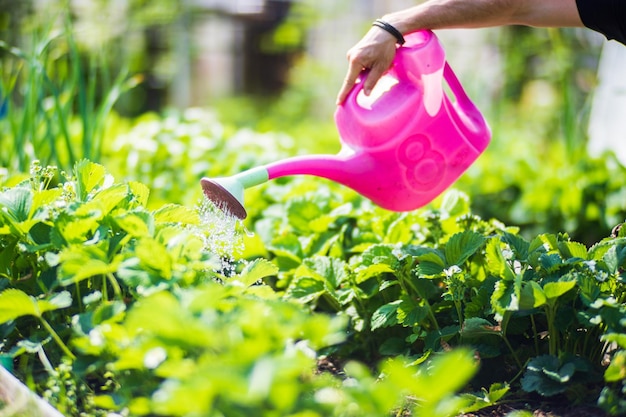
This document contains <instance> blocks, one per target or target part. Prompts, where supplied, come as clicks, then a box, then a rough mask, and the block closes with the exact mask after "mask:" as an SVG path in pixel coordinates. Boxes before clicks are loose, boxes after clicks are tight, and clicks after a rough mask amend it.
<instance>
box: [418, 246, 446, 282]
mask: <svg viewBox="0 0 626 417" xmlns="http://www.w3.org/2000/svg"><path fill="white" fill-rule="evenodd" d="M417 261H418V268H419V274H420V275H423V276H427V277H428V276H435V275H439V274H441V273H442V272H443V270H444V269H445V266H446V262H445V259H444V255H443V254H442V253H441V252H440V251H438V250H436V249H429V250H428V251H426V252H423V253H420V254H419V255H418V256H417Z"/></svg>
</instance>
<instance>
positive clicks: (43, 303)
mask: <svg viewBox="0 0 626 417" xmlns="http://www.w3.org/2000/svg"><path fill="white" fill-rule="evenodd" d="M71 305H72V296H71V294H70V293H69V291H61V292H59V293H56V294H54V295H53V296H52V297H51V298H49V299H45V300H37V308H38V310H39V313H40V314H43V313H45V312H46V311H54V310H59V309H61V308H67V307H69V306H71Z"/></svg>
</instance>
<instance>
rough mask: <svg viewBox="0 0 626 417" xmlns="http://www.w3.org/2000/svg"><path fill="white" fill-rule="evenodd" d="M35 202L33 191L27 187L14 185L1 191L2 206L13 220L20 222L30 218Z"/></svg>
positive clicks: (0, 203) (0, 204) (0, 206)
mask: <svg viewBox="0 0 626 417" xmlns="http://www.w3.org/2000/svg"><path fill="white" fill-rule="evenodd" d="M32 203H33V192H32V190H30V189H29V188H25V187H13V188H9V189H8V190H6V191H4V192H2V193H0V208H2V213H3V214H4V215H7V216H8V217H9V218H10V219H11V220H12V221H13V222H15V223H20V222H23V221H26V220H28V219H29V215H30V209H31V206H32Z"/></svg>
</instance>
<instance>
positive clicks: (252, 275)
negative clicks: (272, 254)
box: [236, 259, 278, 287]
mask: <svg viewBox="0 0 626 417" xmlns="http://www.w3.org/2000/svg"><path fill="white" fill-rule="evenodd" d="M277 273H278V267H277V266H276V265H274V264H273V263H271V262H270V261H268V260H265V259H255V260H254V261H252V262H250V263H249V264H247V265H246V266H245V267H244V269H243V271H241V273H239V274H238V275H237V276H236V279H237V280H238V281H240V282H241V283H243V284H244V285H245V286H246V287H248V286H250V285H252V284H254V283H255V282H257V281H259V280H261V279H263V278H266V277H269V276H272V275H276V274H277Z"/></svg>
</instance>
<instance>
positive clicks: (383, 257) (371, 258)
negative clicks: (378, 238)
mask: <svg viewBox="0 0 626 417" xmlns="http://www.w3.org/2000/svg"><path fill="white" fill-rule="evenodd" d="M393 249H394V248H393V247H392V246H390V245H386V244H378V245H372V246H371V247H369V248H368V249H367V250H366V251H365V252H363V254H362V255H361V263H362V265H375V264H386V265H389V266H390V267H391V268H392V269H394V267H395V266H396V263H397V262H398V257H397V256H395V255H394V254H393Z"/></svg>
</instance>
